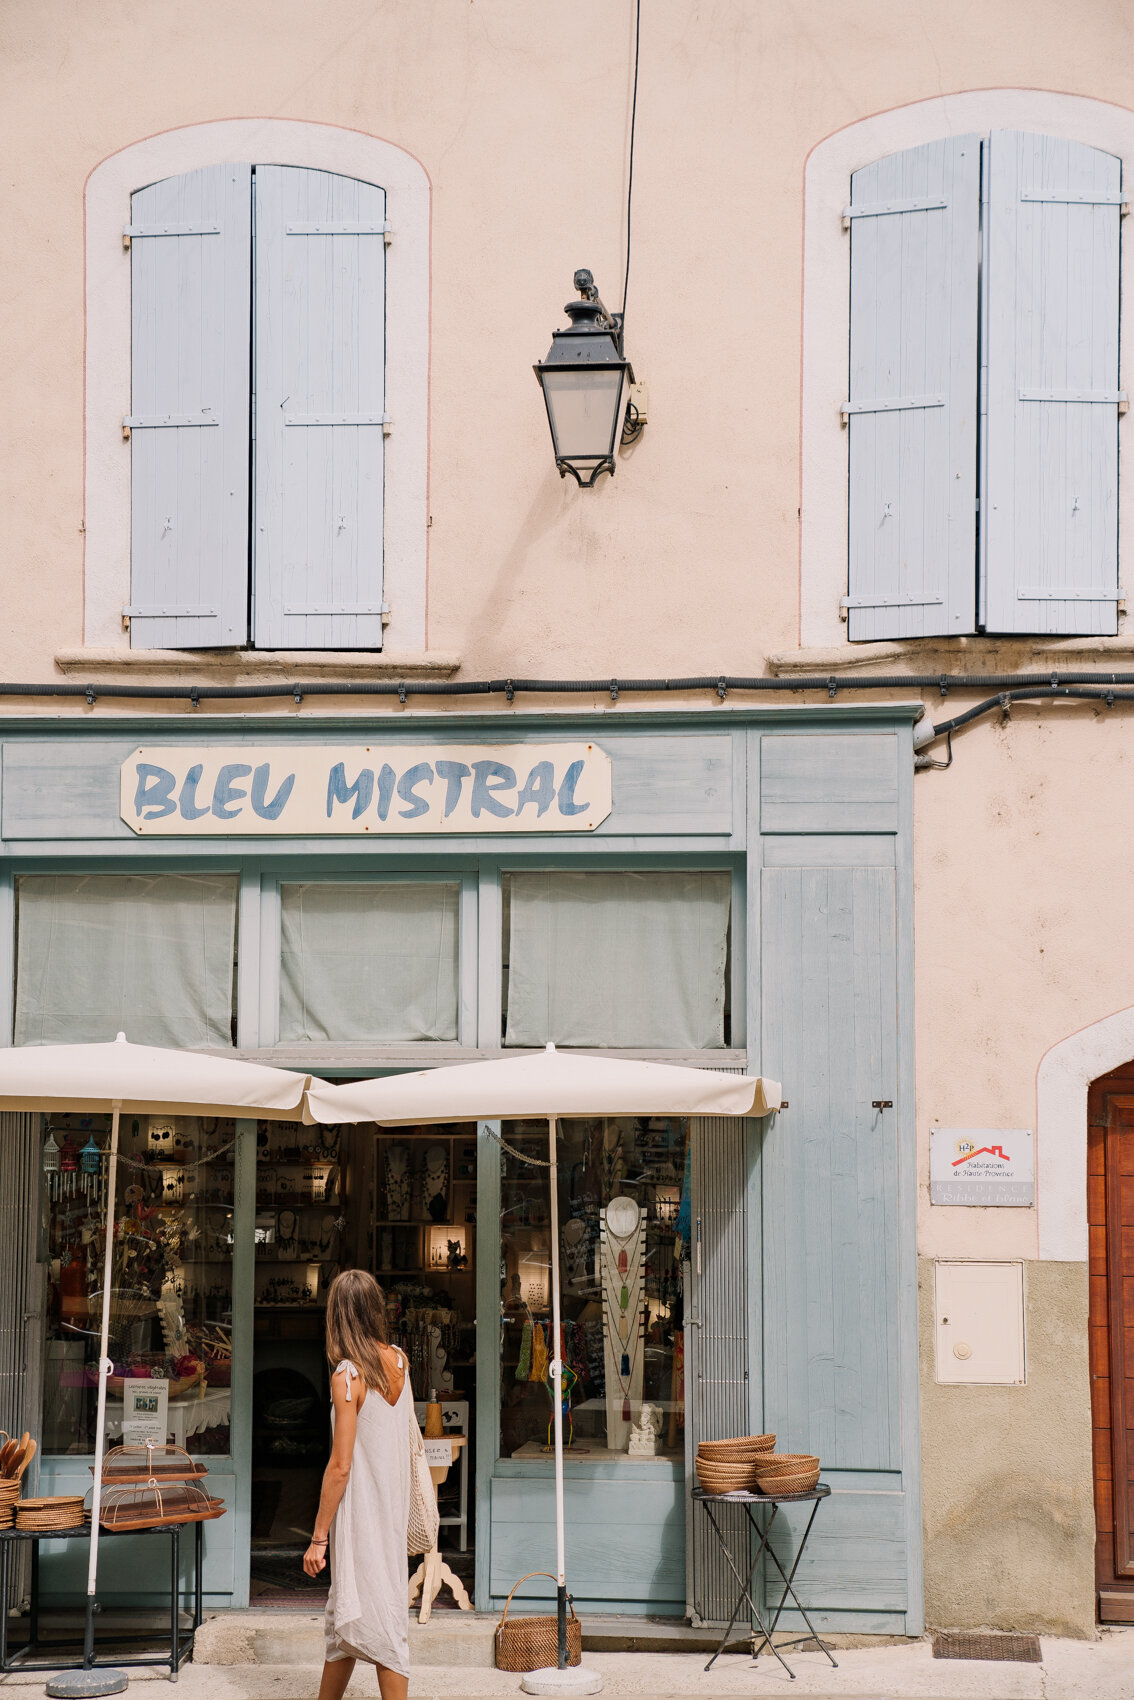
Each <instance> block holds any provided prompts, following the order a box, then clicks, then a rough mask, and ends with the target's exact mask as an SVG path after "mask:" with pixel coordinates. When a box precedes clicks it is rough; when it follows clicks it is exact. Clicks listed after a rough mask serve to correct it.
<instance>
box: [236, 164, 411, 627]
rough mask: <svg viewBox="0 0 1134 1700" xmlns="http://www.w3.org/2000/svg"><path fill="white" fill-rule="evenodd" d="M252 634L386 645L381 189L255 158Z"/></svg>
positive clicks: (383, 207)
mask: <svg viewBox="0 0 1134 1700" xmlns="http://www.w3.org/2000/svg"><path fill="white" fill-rule="evenodd" d="M255 199H256V284H255V359H254V372H255V377H254V384H255V392H256V395H255V421H256V423H255V434H256V438H255V440H256V448H255V461H256V484H255V507H254V513H253V554H252V571H253V631H254V634H255V642H256V644H257V646H258V647H259V648H262V649H378V648H380V647H381V644H382V506H383V460H384V455H383V446H384V436H383V421H384V416H385V366H386V356H385V283H386V245H385V236H384V231H385V227H386V196H385V193H384V191H383V190H381V189H378V188H375V187H374V186H373V185H372V184H369V183H360V182H357V181H356V180H355V179H354V178H350V177H337V176H333V175H332V174H331V173H329V172H326V171H308V170H303V169H299V168H295V167H291V166H257V168H256V188H255Z"/></svg>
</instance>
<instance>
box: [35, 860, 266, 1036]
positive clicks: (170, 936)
mask: <svg viewBox="0 0 1134 1700" xmlns="http://www.w3.org/2000/svg"><path fill="white" fill-rule="evenodd" d="M235 951H236V876H235V875H234V874H29V875H25V876H23V877H22V878H20V879H18V880H17V881H16V1019H15V1038H14V1042H15V1043H16V1044H17V1045H58V1044H84V1043H94V1042H97V1041H99V1040H104V1039H113V1038H114V1037H115V1035H116V1034H118V1033H125V1035H126V1037H127V1039H129V1040H131V1041H132V1043H134V1044H136V1045H168V1046H172V1047H175V1048H178V1047H183V1048H185V1049H190V1050H192V1049H198V1050H199V1049H202V1048H206V1047H215V1046H222V1045H232V1044H234V1043H235V1039H234V1033H233V1028H234V1021H235V1016H234V1001H233V988H234V984H235Z"/></svg>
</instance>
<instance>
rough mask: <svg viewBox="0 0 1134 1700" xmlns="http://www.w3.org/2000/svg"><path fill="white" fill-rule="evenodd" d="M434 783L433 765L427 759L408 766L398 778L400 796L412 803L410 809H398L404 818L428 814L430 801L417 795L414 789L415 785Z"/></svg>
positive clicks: (415, 817) (414, 818)
mask: <svg viewBox="0 0 1134 1700" xmlns="http://www.w3.org/2000/svg"><path fill="white" fill-rule="evenodd" d="M432 783H433V767H432V765H431V763H429V762H427V761H419V762H415V763H414V765H413V766H412V767H407V768H406V771H405V772H404V773H403V774H402V777H401V778H400V779H399V780H398V796H399V797H400V798H401V799H402V802H403V803H408V804H409V805H410V806H409V808H408V809H399V810H398V813H399V814H400V815H401V817H402V819H403V820H416V819H417V817H418V816H419V815H427V814H428V813H429V804H428V802H427V801H426V799H425V798H424V797H419V796H418V795H417V793H416V791H415V790H414V786H415V785H432Z"/></svg>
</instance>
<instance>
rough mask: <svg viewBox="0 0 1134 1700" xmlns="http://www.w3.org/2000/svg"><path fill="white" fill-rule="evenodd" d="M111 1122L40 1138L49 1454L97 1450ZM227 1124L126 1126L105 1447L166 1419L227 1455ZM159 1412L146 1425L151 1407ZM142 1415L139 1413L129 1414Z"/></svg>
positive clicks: (55, 1125) (150, 1119) (193, 1442)
mask: <svg viewBox="0 0 1134 1700" xmlns="http://www.w3.org/2000/svg"><path fill="white" fill-rule="evenodd" d="M109 1136H110V1117H109V1116H102V1115H89V1116H85V1115H80V1114H78V1113H75V1114H71V1115H59V1116H54V1117H52V1118H51V1121H50V1124H47V1125H45V1136H44V1148H43V1151H44V1177H43V1184H44V1208H45V1220H46V1223H47V1256H48V1271H47V1273H48V1302H47V1323H46V1331H45V1332H46V1340H45V1346H44V1388H43V1444H44V1451H45V1452H55V1453H59V1452H64V1453H85V1452H93V1450H94V1433H95V1415H96V1408H97V1404H98V1356H99V1330H100V1328H101V1325H102V1285H103V1268H104V1264H103V1259H104V1257H105V1248H106V1239H105V1211H106V1170H107V1149H108V1145H109ZM235 1137H236V1136H235V1130H234V1126H233V1123H232V1122H231V1121H218V1120H215V1119H213V1118H206V1117H200V1116H123V1118H122V1122H121V1126H120V1129H119V1158H118V1183H117V1187H116V1206H115V1212H114V1219H115V1232H114V1259H113V1264H112V1271H113V1272H112V1275H111V1288H110V1291H111V1309H110V1336H109V1356H110V1359H111V1361H112V1363H113V1365H114V1370H113V1373H112V1375H111V1377H110V1379H109V1382H108V1391H107V1406H106V1412H107V1435H108V1438H109V1440H110V1441H111V1442H114V1441H118V1440H121V1439H122V1438H123V1433H124V1426H123V1425H124V1424H125V1425H126V1427H125V1433H126V1438H129V1437H130V1434H131V1432H134V1433H137V1432H138V1431H137V1430H136V1429H134V1430H133V1431H132V1430H131V1428H130V1425H131V1423H134V1424H137V1423H138V1422H144V1421H146V1420H151V1421H153V1420H160V1415H161V1408H162V1406H163V1404H164V1407H165V1428H166V1437H167V1439H169V1440H170V1441H172V1442H174V1443H175V1444H176V1445H178V1446H183V1447H185V1448H186V1449H187V1450H188V1451H190V1452H203V1453H228V1452H229V1451H230V1449H231V1448H230V1425H231V1382H232V1243H233V1202H232V1182H233V1157H234V1154H235ZM147 1403H148V1404H149V1406H150V1407H151V1410H150V1413H149V1415H147V1411H146V1408H145V1407H146V1405H147ZM135 1405H140V1406H141V1408H140V1409H138V1410H136V1411H132V1409H131V1408H132V1407H133V1406H135Z"/></svg>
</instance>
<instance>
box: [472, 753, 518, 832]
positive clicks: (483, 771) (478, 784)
mask: <svg viewBox="0 0 1134 1700" xmlns="http://www.w3.org/2000/svg"><path fill="white" fill-rule="evenodd" d="M472 765H473V787H472V812H473V819H474V820H478V819H479V818H480V816H481V814H482V813H488V814H490V815H499V817H500V819H501V820H506V819H507V818H508V816H509V815H512V814H514V813H515V810H513V809H509V808H507V807H506V806H505V804H503V803H500V802H497V800H496V798H495V796H494V795H493V793H494V792H499V791H511V790H513V789H514V788H515V784H516V770H515V768H514V767H509V766H508V765H507V763H505V762H502V761H474V762H473V764H472ZM493 779H495V780H497V781H499V783H498V784H496V785H492V784H490V783H489V781H490V780H493Z"/></svg>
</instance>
